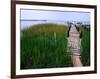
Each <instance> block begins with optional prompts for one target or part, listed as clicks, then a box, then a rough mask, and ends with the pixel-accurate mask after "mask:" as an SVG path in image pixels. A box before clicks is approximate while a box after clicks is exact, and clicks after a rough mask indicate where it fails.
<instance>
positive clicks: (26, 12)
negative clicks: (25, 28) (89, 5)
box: [21, 9, 90, 22]
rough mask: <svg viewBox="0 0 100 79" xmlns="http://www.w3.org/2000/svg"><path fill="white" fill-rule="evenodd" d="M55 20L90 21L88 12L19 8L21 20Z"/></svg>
mask: <svg viewBox="0 0 100 79" xmlns="http://www.w3.org/2000/svg"><path fill="white" fill-rule="evenodd" d="M22 19H24V20H57V21H85V22H90V13H89V12H71V11H50V10H30V9H21V20H22Z"/></svg>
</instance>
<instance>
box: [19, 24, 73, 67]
mask: <svg viewBox="0 0 100 79" xmlns="http://www.w3.org/2000/svg"><path fill="white" fill-rule="evenodd" d="M66 30H67V28H66V26H64V25H57V24H38V25H34V26H31V27H30V28H27V29H24V30H21V34H22V36H21V48H20V49H21V55H20V56H21V69H34V68H55V67H71V66H72V60H71V57H70V54H69V53H68V52H66V51H67V39H66ZM55 34H56V36H55Z"/></svg>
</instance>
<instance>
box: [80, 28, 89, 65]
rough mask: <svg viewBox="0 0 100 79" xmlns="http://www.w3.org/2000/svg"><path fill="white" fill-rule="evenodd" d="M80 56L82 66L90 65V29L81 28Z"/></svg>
mask: <svg viewBox="0 0 100 79" xmlns="http://www.w3.org/2000/svg"><path fill="white" fill-rule="evenodd" d="M82 33H83V36H82V41H81V45H82V48H81V49H82V50H81V57H82V63H83V65H84V66H90V30H89V29H83V32H82Z"/></svg>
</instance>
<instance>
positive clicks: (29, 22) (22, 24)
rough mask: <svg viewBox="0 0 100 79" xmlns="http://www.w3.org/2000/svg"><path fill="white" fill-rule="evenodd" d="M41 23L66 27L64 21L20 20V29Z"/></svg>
mask: <svg viewBox="0 0 100 79" xmlns="http://www.w3.org/2000/svg"><path fill="white" fill-rule="evenodd" d="M42 23H54V24H63V25H67V22H65V21H32V20H31V21H28V20H21V29H24V28H28V27H30V26H32V25H35V24H42ZM72 23H77V22H75V21H72ZM83 23H84V24H89V22H83Z"/></svg>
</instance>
